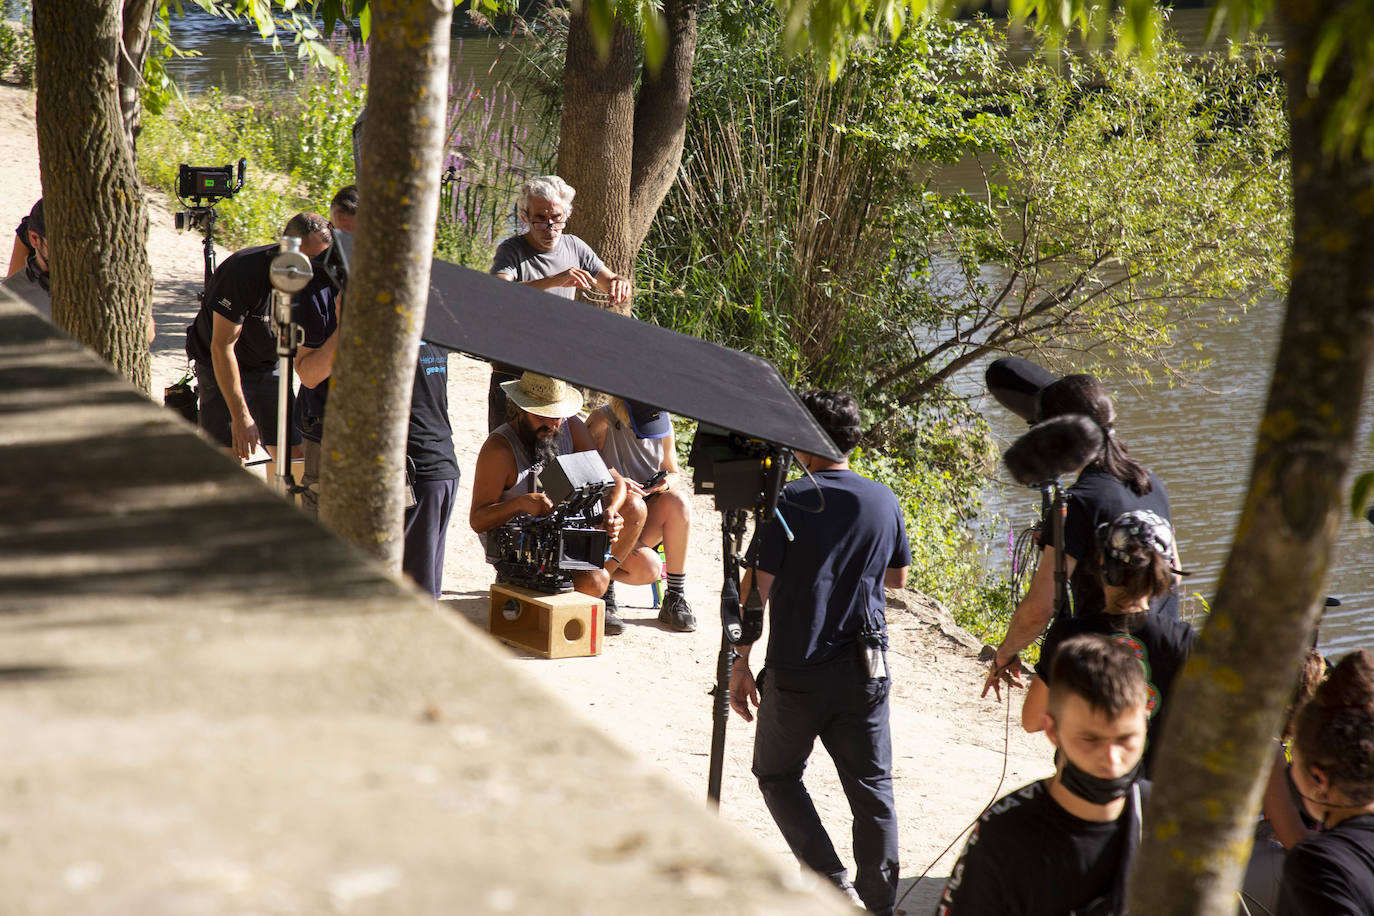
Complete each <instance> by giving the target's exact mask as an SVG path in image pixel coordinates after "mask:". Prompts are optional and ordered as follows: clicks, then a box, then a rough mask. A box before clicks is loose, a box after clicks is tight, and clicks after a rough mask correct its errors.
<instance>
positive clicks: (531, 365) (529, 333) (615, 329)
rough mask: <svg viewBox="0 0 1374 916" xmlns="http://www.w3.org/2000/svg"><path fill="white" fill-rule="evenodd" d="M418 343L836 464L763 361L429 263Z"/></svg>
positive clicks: (820, 433) (828, 445)
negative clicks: (421, 334)
mask: <svg viewBox="0 0 1374 916" xmlns="http://www.w3.org/2000/svg"><path fill="white" fill-rule="evenodd" d="M424 337H425V339H426V340H428V341H429V342H430V343H433V344H435V345H436V346H439V347H443V348H445V349H448V350H456V351H458V352H459V353H466V354H468V355H469V356H475V357H478V358H479V359H485V360H489V361H491V362H497V363H509V364H510V365H512V366H519V367H521V368H522V369H530V370H533V371H535V372H540V373H543V374H544V375H549V376H552V377H554V378H561V379H563V380H564V381H567V382H571V383H573V384H575V385H581V386H584V387H587V388H593V389H595V390H597V391H604V392H605V393H606V394H612V395H617V396H619V397H623V398H630V399H632V400H636V401H641V402H643V403H646V404H650V405H652V406H654V407H658V408H660V409H662V410H666V411H668V412H670V413H675V414H677V415H679V416H683V417H690V418H692V419H694V420H699V421H703V422H706V423H711V424H713V425H715V426H719V427H722V428H724V429H728V430H731V431H732V432H737V433H741V434H743V435H746V436H750V437H753V438H756V439H762V440H764V441H766V442H773V443H776V444H778V445H785V446H788V447H790V448H794V449H799V450H801V451H804V452H810V453H811V454H813V455H820V456H822V457H825V458H829V459H831V460H838V459H839V458H840V457H841V455H840V452H839V450H838V449H837V448H836V447H835V444H834V443H833V442H831V441H830V437H829V436H827V435H826V434H825V431H824V430H823V429H821V427H820V425H819V424H817V423H816V420H815V418H814V417H812V416H811V412H810V411H808V410H807V409H806V406H805V405H803V404H802V402H801V399H800V398H798V397H797V395H796V393H795V392H794V391H793V390H792V389H791V387H790V386H789V385H788V384H787V382H786V381H785V380H784V379H783V377H782V374H781V373H780V372H778V369H777V367H776V366H774V365H773V364H772V363H770V362H769V361H768V360H766V359H763V358H762V357H760V356H755V355H753V354H752V353H744V352H741V351H739V350H732V349H730V348H729V347H723V346H721V345H719V344H714V343H710V342H708V341H705V340H701V339H699V338H696V337H691V336H688V335H686V334H679V333H677V332H676V331H669V330H667V329H665V328H660V327H658V326H657V325H652V324H649V323H647V322H644V321H639V320H637V319H634V318H627V317H625V316H624V315H618V314H616V313H614V312H610V311H607V310H605V309H600V308H597V307H596V306H594V305H588V304H586V303H584V302H571V301H569V300H567V299H563V298H561V297H558V296H551V295H549V294H548V293H546V292H544V291H542V290H537V289H533V288H531V287H528V286H523V285H521V284H519V283H510V282H508V281H506V280H502V279H499V278H497V277H494V276H491V275H490V274H484V273H481V272H479V271H475V270H472V269H470V268H466V267H460V266H458V265H457V264H450V263H449V262H447V261H440V260H437V259H436V260H435V261H434V267H433V271H432V273H431V274H430V288H429V308H428V310H427V312H426V316H425V331H424Z"/></svg>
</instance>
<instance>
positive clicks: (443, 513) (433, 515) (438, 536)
mask: <svg viewBox="0 0 1374 916" xmlns="http://www.w3.org/2000/svg"><path fill="white" fill-rule="evenodd" d="M457 496H458V478H457V477H455V478H453V479H452V480H417V481H415V505H413V506H411V507H410V508H409V509H407V510H406V517H405V553H404V554H403V555H402V557H401V571H402V572H404V573H405V574H406V575H407V576H410V578H412V579H414V580H415V584H416V585H418V586H420V588H422V589H424V590H425V591H427V592H429V593H430V594H431V595H433V596H434V597H435V599H438V597H439V593H440V591H441V590H442V588H443V584H444V547H445V545H446V544H447V542H448V522H449V518H450V517H452V515H453V503H454V500H455V499H456V498H457Z"/></svg>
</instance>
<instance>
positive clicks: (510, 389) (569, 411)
mask: <svg viewBox="0 0 1374 916" xmlns="http://www.w3.org/2000/svg"><path fill="white" fill-rule="evenodd" d="M501 390H502V391H504V392H505V393H506V397H508V398H510V399H511V400H512V401H514V402H515V404H516V406H517V407H519V408H520V409H521V410H524V411H526V412H527V413H532V414H534V415H535V416H537V417H550V418H557V419H567V418H568V417H572V416H576V415H577V412H578V411H580V410H581V409H582V392H580V391H578V390H577V389H576V388H572V387H570V386H569V385H568V384H567V383H566V382H564V381H562V380H560V379H556V378H549V377H548V376H547V375H540V374H539V373H538V372H526V373H525V374H524V375H522V376H520V378H519V380H517V381H514V382H502V383H501Z"/></svg>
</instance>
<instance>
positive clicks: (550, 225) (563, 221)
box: [530, 216, 568, 229]
mask: <svg viewBox="0 0 1374 916" xmlns="http://www.w3.org/2000/svg"><path fill="white" fill-rule="evenodd" d="M567 224H568V218H567V217H566V216H560V217H558V218H557V219H532V220H530V228H531V229H562V228H563V227H564V226H566V225H567Z"/></svg>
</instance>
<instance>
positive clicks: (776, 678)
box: [730, 391, 911, 914]
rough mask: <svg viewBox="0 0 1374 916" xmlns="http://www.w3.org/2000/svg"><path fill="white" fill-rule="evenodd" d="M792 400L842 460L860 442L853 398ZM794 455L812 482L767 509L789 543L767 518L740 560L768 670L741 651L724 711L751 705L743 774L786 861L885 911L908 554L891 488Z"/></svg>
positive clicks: (796, 485)
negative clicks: (831, 830)
mask: <svg viewBox="0 0 1374 916" xmlns="http://www.w3.org/2000/svg"><path fill="white" fill-rule="evenodd" d="M802 401H803V402H804V403H805V404H806V407H807V409H808V410H810V411H811V413H812V415H813V416H814V417H815V418H816V420H817V422H819V423H820V425H821V427H822V428H823V429H824V430H825V431H826V433H827V434H828V435H829V436H830V438H831V440H832V441H834V443H835V444H836V445H837V446H839V448H840V450H841V451H842V452H843V453H844V454H845V455H846V456H848V454H849V452H850V451H851V450H853V448H854V446H855V445H857V444H858V442H859V433H860V429H859V405H858V403H857V402H856V401H855V400H854V397H853V396H852V395H849V394H845V393H843V392H837V391H809V392H807V393H806V394H805V395H803V396H802ZM797 459H798V460H799V461H800V462H801V463H802V465H803V466H804V467H806V468H807V470H809V471H810V472H811V478H803V479H801V480H797V481H794V482H792V483H790V484H788V485H787V486H786V487H785V488H784V489H783V492H782V498H781V499H780V500H779V502H778V509H779V512H780V513H781V514H782V515H783V516H784V518H785V520H786V522H787V525H788V526H790V527H791V529H792V533H793V535H794V538H793V539H792V540H790V541H789V540H788V538H787V535H786V533H785V532H784V531H783V526H782V525H780V524H778V523H777V522H776V521H770V522H768V523H766V524H764V525H762V526H761V527H760V529H759V531H758V532H757V534H756V535H755V538H754V543H753V545H752V546H751V547H750V552H749V556H750V557H751V558H752V560H751V565H752V566H753V569H752V570H751V571H750V573H748V574H747V576H749V577H752V579H753V581H754V583H755V584H757V586H758V589H759V594H760V596H761V597H762V599H763V601H764V604H765V605H766V606H767V607H768V609H769V618H768V628H769V633H768V657H767V660H766V661H767V669H766V671H767V673H766V676H765V674H764V672H762V671H761V672H760V673H759V681H758V685H757V687H756V685H755V681H754V677H753V675H752V673H751V672H750V670H749V648H750V647H749V646H741V647H740V658H739V660H738V661H737V662H736V663H735V665H734V668H733V670H732V671H731V673H730V705H731V707H733V708H734V710H735V712H737V713H739V714H740V715H741V716H743V717H744V719H745V721H750V720H752V719H753V714H752V713H751V712H750V710H749V705H750V703H752V704H753V705H754V706H756V707H758V711H759V712H758V718H759V723H758V727H757V729H756V730H755V734H754V775H755V776H756V777H757V778H758V781H759V789H760V791H762V792H763V799H764V802H765V803H766V804H767V805H768V810H769V812H770V813H771V814H772V815H773V820H774V821H776V822H777V825H778V829H779V830H781V831H782V835H783V838H784V839H785V840H787V845H788V846H789V847H791V849H792V852H793V854H794V855H796V857H797V859H798V861H800V862H801V863H802V864H803V865H805V866H807V867H808V868H810V869H811V870H813V871H815V872H817V873H819V874H821V875H823V876H825V877H826V878H828V879H829V880H830V881H832V882H833V883H834V884H835V885H836V886H837V887H838V888H840V889H841V891H843V892H844V893H845V894H846V895H847V896H848V897H849V898H850V899H851V900H854V901H855V902H862V903H863V905H864V907H865V908H867V909H868V910H869V911H870V912H873V913H880V914H891V913H892V911H893V907H894V905H895V903H896V896H897V876H898V855H897V809H896V806H895V804H894V802H893V796H892V736H891V729H890V727H889V724H888V690H889V679H888V674H887V662H886V657H885V651H886V649H887V620H886V609H887V599H886V595H885V594H884V586H886V587H888V588H901V587H902V586H903V585H905V584H906V575H907V568H908V567H909V566H910V564H911V549H910V547H909V545H908V544H907V539H906V526H905V524H904V523H903V521H902V508H901V505H900V504H899V503H898V502H897V497H896V496H894V495H893V493H892V491H891V490H889V489H888V488H887V487H885V486H883V485H882V484H880V483H876V482H874V481H872V480H869V479H868V478H866V477H861V476H860V475H858V474H856V473H854V472H853V471H851V470H850V469H849V460H848V457H845V458H843V459H841V460H840V461H830V460H827V459H825V458H821V457H820V456H818V455H810V454H807V453H805V452H798V453H797ZM749 585H750V583H749V581H748V578H746V581H745V583H744V585H743V589H744V591H745V594H747V593H748V589H749ZM816 738H820V739H821V742H822V743H823V744H824V745H825V749H826V750H827V751H828V752H829V753H830V756H831V758H832V759H833V760H834V762H835V770H836V772H837V773H838V775H839V777H840V784H841V785H842V786H843V787H844V792H845V796H846V797H847V798H848V799H849V808H850V811H851V812H852V813H853V815H854V860H855V877H854V883H853V885H850V883H849V876H848V873H847V872H846V870H845V867H844V865H843V863H841V862H840V858H839V855H838V854H837V853H836V852H835V847H834V845H833V844H832V843H831V842H830V836H829V835H828V834H827V833H826V831H825V827H824V825H822V824H821V819H820V816H819V815H818V814H817V813H816V806H815V805H814V804H813V803H812V801H811V796H810V795H809V794H808V793H807V791H806V786H805V785H804V784H803V783H802V773H803V771H804V770H805V768H806V760H807V758H808V757H810V756H811V749H812V747H813V745H814V744H815V740H816Z"/></svg>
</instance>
